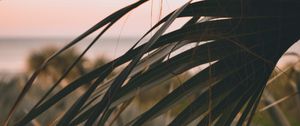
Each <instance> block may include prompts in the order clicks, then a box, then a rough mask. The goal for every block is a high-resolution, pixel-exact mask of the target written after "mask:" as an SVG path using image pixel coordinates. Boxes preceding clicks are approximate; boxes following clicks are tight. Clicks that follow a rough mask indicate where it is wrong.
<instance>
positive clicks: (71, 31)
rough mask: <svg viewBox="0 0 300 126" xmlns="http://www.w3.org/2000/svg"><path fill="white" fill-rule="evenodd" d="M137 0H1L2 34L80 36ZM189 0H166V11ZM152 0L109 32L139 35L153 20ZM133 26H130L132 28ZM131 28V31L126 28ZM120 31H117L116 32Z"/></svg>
mask: <svg viewBox="0 0 300 126" xmlns="http://www.w3.org/2000/svg"><path fill="white" fill-rule="evenodd" d="M135 1H137V0H0V29H1V30H0V37H8V38H11V37H65V36H77V35H79V34H80V33H82V32H84V31H86V30H87V29H88V28H89V27H91V26H93V25H94V24H96V23H97V22H98V21H100V20H101V19H103V18H105V17H106V16H108V15H109V14H111V13H112V12H114V11H116V10H118V9H120V8H122V7H125V6H126V5H129V4H131V3H134V2H135ZM184 2H186V0H163V9H162V10H163V14H166V13H168V12H170V11H172V10H174V9H175V8H176V7H179V6H180V5H182V4H183V3H184ZM152 5H153V9H152V10H153V12H152V24H153V22H155V21H157V20H158V17H159V7H160V0H153V4H152ZM150 17H151V2H147V3H145V4H144V5H142V6H141V7H139V8H137V9H136V10H135V11H133V12H132V13H130V14H129V15H127V16H125V17H124V18H123V20H121V21H119V22H118V23H117V24H116V25H115V28H114V31H111V32H109V33H107V34H108V36H115V35H117V34H120V32H118V31H120V30H121V28H123V29H125V30H123V31H124V32H123V33H122V34H123V35H124V36H138V35H139V34H141V33H142V32H143V31H145V30H146V29H148V28H149V27H150V24H151V20H150V19H151V18H150ZM129 28H130V30H127V29H129ZM126 30H127V31H126ZM116 31H117V32H116Z"/></svg>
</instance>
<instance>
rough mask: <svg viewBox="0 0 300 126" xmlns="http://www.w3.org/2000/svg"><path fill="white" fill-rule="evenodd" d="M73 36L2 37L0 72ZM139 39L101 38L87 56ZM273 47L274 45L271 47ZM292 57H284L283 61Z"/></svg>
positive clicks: (110, 53) (297, 48)
mask: <svg viewBox="0 0 300 126" xmlns="http://www.w3.org/2000/svg"><path fill="white" fill-rule="evenodd" d="M72 39H73V38H71V37H69V38H4V39H3V38H2V39H0V73H21V72H24V71H25V69H26V59H27V58H28V57H29V55H30V54H31V53H32V52H33V51H40V50H42V49H44V48H46V47H50V46H54V47H58V48H61V47H63V46H64V45H66V44H67V43H69V42H70V41H71V40H72ZM137 40H138V38H135V37H127V38H122V37H121V38H118V37H111V38H101V39H99V40H98V41H97V42H96V44H95V45H94V46H93V47H92V48H91V49H90V50H89V51H88V53H87V54H86V57H87V58H88V59H92V60H93V59H95V58H97V57H100V56H104V57H106V58H108V59H114V58H117V57H119V56H121V55H122V54H124V53H125V52H126V51H127V50H128V49H130V48H131V47H132V46H133V45H134V43H135V42H136V41H137ZM91 41H92V39H91V38H87V39H84V40H82V41H81V42H80V43H79V44H77V45H76V46H75V48H76V49H77V50H78V51H79V52H80V51H82V50H84V49H85V48H86V47H87V45H88V44H89V43H90V42H91ZM270 48H272V47H270ZM288 51H289V52H297V53H299V54H300V42H299V41H298V42H297V43H296V44H295V45H294V46H292V47H291V48H290V49H289V50H288ZM288 60H290V59H287V58H284V59H283V60H281V61H280V62H281V63H285V62H287V61H288Z"/></svg>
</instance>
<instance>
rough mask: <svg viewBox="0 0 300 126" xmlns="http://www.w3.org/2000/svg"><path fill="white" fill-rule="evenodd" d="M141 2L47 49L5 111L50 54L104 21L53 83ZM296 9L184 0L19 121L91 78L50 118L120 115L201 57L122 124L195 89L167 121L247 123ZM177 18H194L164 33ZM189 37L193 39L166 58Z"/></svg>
mask: <svg viewBox="0 0 300 126" xmlns="http://www.w3.org/2000/svg"><path fill="white" fill-rule="evenodd" d="M145 2H147V0H140V1H138V2H136V3H134V4H132V5H129V6H127V7H125V8H123V9H120V10H119V11H117V12H115V13H113V14H111V15H110V16H108V17H107V18H105V19H103V20H102V21H100V22H99V23H97V24H96V25H95V26H93V27H92V28H90V29H89V30H88V31H87V32H85V33H83V34H82V35H80V36H79V37H78V38H75V39H74V41H72V42H70V44H68V45H66V46H65V47H64V48H62V49H61V50H59V51H57V52H56V53H54V54H53V55H52V56H50V57H49V58H48V60H46V61H45V62H44V63H43V64H42V65H41V66H40V67H39V68H38V69H37V70H36V72H34V73H33V75H32V76H31V78H30V79H29V80H28V82H27V83H26V85H25V86H24V89H23V91H22V92H21V94H20V96H19V97H18V99H17V101H16V104H15V105H14V106H12V110H11V111H10V114H9V117H11V115H12V113H13V112H14V111H15V108H16V107H17V105H18V104H19V103H20V102H21V100H22V99H23V98H24V96H25V95H26V93H27V92H28V90H29V89H30V87H31V86H32V83H33V81H34V80H35V78H36V77H37V76H38V75H39V74H40V73H41V71H42V70H44V69H45V68H47V66H49V65H48V64H49V63H50V61H52V60H53V59H55V58H57V57H58V56H59V55H60V54H61V53H62V52H64V51H66V50H67V49H68V48H70V47H72V46H73V45H75V44H76V43H78V42H79V41H80V40H81V39H83V38H84V37H86V36H87V35H89V34H91V33H93V32H95V31H97V30H98V29H100V28H102V27H103V28H104V29H103V30H102V31H101V32H100V33H99V34H98V36H96V38H95V40H94V41H92V42H91V44H90V45H89V47H87V49H86V50H85V51H84V52H82V53H81V54H80V56H79V57H78V58H77V59H76V60H75V61H74V62H73V63H72V64H71V65H70V67H68V68H67V70H66V71H65V72H64V73H63V74H62V76H61V77H60V78H59V79H58V81H57V82H55V83H54V84H53V85H54V86H53V87H54V88H55V87H56V86H57V85H58V84H59V83H60V82H61V80H62V79H63V78H65V75H67V74H68V73H69V71H71V69H72V68H73V67H74V66H75V65H76V64H77V63H78V62H79V61H80V59H81V58H82V56H83V55H84V54H85V52H86V51H87V50H88V49H89V48H90V47H91V46H93V44H94V43H95V42H96V41H97V39H98V38H99V37H101V35H102V34H103V33H104V32H105V31H106V30H107V29H109V28H110V27H111V26H112V25H113V24H114V23H115V22H116V21H118V20H119V19H120V18H121V17H123V16H124V15H125V14H127V13H129V12H130V11H133V9H134V8H136V7H138V6H140V5H141V4H143V3H145ZM299 9H300V4H299V2H298V1H296V0H264V1H259V0H206V1H197V2H191V1H190V2H187V3H186V4H185V5H183V6H182V7H180V8H178V9H177V10H175V11H174V12H172V13H170V14H169V15H168V16H166V17H165V18H163V19H162V20H161V21H160V22H158V23H157V24H156V25H155V26H153V28H152V29H150V30H149V32H147V33H146V34H145V36H147V35H148V33H150V32H151V31H153V30H154V29H156V28H157V29H158V30H157V31H155V33H154V34H153V35H152V36H151V37H150V39H149V40H148V41H147V42H146V43H144V44H141V45H140V46H137V45H138V43H139V42H140V41H139V42H137V44H136V45H135V46H133V47H132V48H131V49H130V50H128V51H127V52H126V53H125V54H124V55H122V56H121V57H119V58H117V59H114V60H113V61H111V62H109V63H107V64H105V65H103V66H100V67H98V68H95V69H93V70H92V71H90V72H88V73H86V74H84V75H81V76H79V77H78V78H77V79H76V80H74V81H72V82H70V83H69V84H68V85H67V86H66V87H65V88H63V89H62V90H60V91H59V92H56V93H55V94H54V95H53V96H49V95H45V96H44V97H43V98H41V100H40V102H38V103H37V104H36V105H35V106H34V107H33V108H32V109H31V110H30V111H29V112H28V113H27V114H26V116H24V118H22V119H21V120H20V121H18V122H17V123H16V125H22V124H27V123H29V122H30V121H31V120H33V119H35V118H36V117H38V116H39V115H41V114H42V113H43V112H45V111H46V110H48V109H49V108H51V107H52V106H53V105H55V104H56V103H57V102H59V101H60V100H61V99H62V98H64V97H67V96H68V95H69V94H70V93H72V92H73V91H75V90H76V89H78V88H79V87H81V86H82V85H85V84H87V83H91V84H90V86H89V88H88V89H87V90H86V91H85V92H84V94H83V95H81V96H80V97H78V98H77V100H76V101H75V102H74V104H73V105H72V107H70V108H69V109H68V110H66V111H65V113H64V114H62V116H61V118H60V119H59V120H58V121H57V122H55V124H57V125H62V126H64V125H75V124H83V125H93V124H98V125H104V124H107V123H108V120H110V119H112V118H114V117H118V114H113V113H115V112H117V113H118V111H120V112H122V109H118V108H126V104H127V102H130V100H131V99H132V98H133V97H134V96H135V95H136V93H137V92H147V91H148V90H149V89H151V88H154V87H156V86H158V85H159V86H161V85H162V84H163V83H162V82H164V81H166V80H169V79H172V78H173V77H175V76H176V75H179V74H181V73H183V72H186V71H188V70H189V69H192V68H194V67H196V66H199V65H203V64H206V65H208V67H206V68H205V69H203V70H201V71H199V72H198V73H197V74H195V75H193V76H192V77H191V78H190V79H188V80H186V81H184V82H183V84H181V85H180V86H178V87H177V88H176V89H174V90H173V91H172V92H170V93H169V94H168V95H167V96H165V97H164V98H163V99H162V100H160V101H159V102H158V103H156V104H155V105H154V106H153V107H151V108H150V109H149V110H147V111H146V112H144V113H142V114H141V115H139V116H137V117H135V118H134V119H132V120H126V123H127V124H128V125H134V126H136V125H143V124H145V123H147V122H149V121H151V120H153V119H155V118H156V117H159V116H160V115H162V114H164V113H166V112H168V111H169V110H171V109H172V108H173V107H174V106H175V105H177V104H180V103H182V102H181V101H182V100H184V99H186V98H188V97H190V96H191V95H193V94H194V93H198V94H199V95H198V97H197V98H195V100H193V101H192V102H191V103H189V104H188V105H187V107H185V108H184V109H183V110H182V111H181V112H180V113H179V114H178V115H177V116H176V117H175V118H174V119H173V120H171V122H170V123H169V124H168V125H187V124H189V123H191V122H193V121H196V124H198V125H229V124H236V125H242V124H245V123H246V124H250V122H251V120H252V117H253V115H254V113H255V112H256V108H257V106H258V103H259V101H260V98H261V96H262V92H263V91H264V89H265V87H266V83H267V81H268V78H269V76H270V75H271V73H272V70H273V69H274V67H275V64H276V63H277V61H278V59H279V58H280V57H281V56H282V55H283V53H284V52H285V51H286V50H287V49H288V48H289V47H290V46H291V45H292V44H293V43H295V42H296V41H297V40H298V39H299V37H300V34H299V29H300V24H299V21H300V18H299V14H298V12H299V11H300V10H299ZM182 17H190V18H191V19H190V20H189V21H188V22H187V23H186V24H184V25H183V27H179V28H177V29H176V30H174V31H171V32H167V33H165V31H166V30H167V29H168V28H169V26H170V25H171V24H172V22H173V21H174V20H176V19H178V18H182ZM145 36H143V37H142V38H141V40H142V39H144V37H145ZM190 43H198V44H197V46H195V47H192V48H190V49H189V50H187V51H184V52H181V53H179V54H177V55H175V56H173V57H168V55H169V54H170V53H172V52H174V51H176V50H178V49H179V48H180V47H183V46H185V45H187V44H190ZM146 54H149V55H146ZM121 65H125V67H124V69H123V70H122V71H121V72H119V73H118V74H117V75H116V77H114V78H113V79H110V80H108V81H107V77H108V76H109V75H110V74H111V73H112V71H113V70H114V69H115V68H117V67H119V66H121ZM52 91H53V90H51V89H50V90H49V92H52ZM122 106H125V107H122ZM9 119H10V118H8V120H9ZM233 122H234V123H233Z"/></svg>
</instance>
